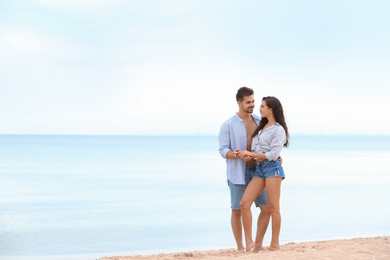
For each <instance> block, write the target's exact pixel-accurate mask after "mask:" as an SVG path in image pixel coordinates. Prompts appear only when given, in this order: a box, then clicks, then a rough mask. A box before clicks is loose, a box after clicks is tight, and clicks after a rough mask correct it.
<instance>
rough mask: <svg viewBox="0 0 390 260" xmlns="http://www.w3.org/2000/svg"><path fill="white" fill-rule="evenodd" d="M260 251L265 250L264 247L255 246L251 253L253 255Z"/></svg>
mask: <svg viewBox="0 0 390 260" xmlns="http://www.w3.org/2000/svg"><path fill="white" fill-rule="evenodd" d="M262 250H267V249H266V248H265V247H263V246H255V247H254V248H253V252H254V253H258V252H259V251H262Z"/></svg>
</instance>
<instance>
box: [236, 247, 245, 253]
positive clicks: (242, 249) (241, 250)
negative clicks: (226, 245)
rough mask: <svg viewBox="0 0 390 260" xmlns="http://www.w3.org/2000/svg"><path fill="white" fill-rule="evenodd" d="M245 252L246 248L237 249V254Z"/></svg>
mask: <svg viewBox="0 0 390 260" xmlns="http://www.w3.org/2000/svg"><path fill="white" fill-rule="evenodd" d="M244 252H245V248H244V247H239V248H237V253H244Z"/></svg>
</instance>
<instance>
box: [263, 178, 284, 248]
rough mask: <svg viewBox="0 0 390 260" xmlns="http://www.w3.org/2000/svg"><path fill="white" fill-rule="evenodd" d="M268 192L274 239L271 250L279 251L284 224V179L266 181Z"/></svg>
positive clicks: (272, 239)
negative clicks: (282, 200)
mask: <svg viewBox="0 0 390 260" xmlns="http://www.w3.org/2000/svg"><path fill="white" fill-rule="evenodd" d="M265 182H266V187H267V189H266V191H267V197H268V206H269V209H270V211H271V218H272V238H271V245H270V248H269V250H273V251H275V250H279V249H280V245H279V234H280V227H281V223H282V218H281V214H280V186H281V183H282V178H280V177H269V178H267V179H266V181H265Z"/></svg>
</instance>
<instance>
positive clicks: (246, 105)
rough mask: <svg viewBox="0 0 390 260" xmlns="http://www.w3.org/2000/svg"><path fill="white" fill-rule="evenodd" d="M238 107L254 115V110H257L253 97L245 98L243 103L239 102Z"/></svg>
mask: <svg viewBox="0 0 390 260" xmlns="http://www.w3.org/2000/svg"><path fill="white" fill-rule="evenodd" d="M238 105H239V107H240V110H242V111H244V112H247V113H250V114H252V113H253V109H254V108H255V98H254V97H253V95H251V96H245V97H244V99H243V100H242V101H238Z"/></svg>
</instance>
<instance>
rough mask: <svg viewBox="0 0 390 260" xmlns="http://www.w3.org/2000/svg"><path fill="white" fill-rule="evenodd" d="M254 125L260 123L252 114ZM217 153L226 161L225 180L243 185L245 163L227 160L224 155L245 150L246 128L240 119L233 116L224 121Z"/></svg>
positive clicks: (257, 117) (237, 160) (258, 118)
mask: <svg viewBox="0 0 390 260" xmlns="http://www.w3.org/2000/svg"><path fill="white" fill-rule="evenodd" d="M252 117H253V119H254V120H255V122H256V124H257V125H258V124H259V123H260V119H261V118H260V117H259V116H257V115H254V114H252ZM218 140H219V153H220V154H221V156H222V157H223V158H225V159H226V176H227V180H229V181H230V182H231V183H234V184H246V183H245V161H244V160H243V159H227V158H226V154H227V153H228V152H229V151H230V150H231V151H234V150H236V149H240V150H246V149H247V147H246V145H247V136H246V128H245V125H244V122H243V121H242V119H241V118H240V117H239V116H238V115H237V114H235V115H234V116H232V117H231V118H229V119H228V120H226V121H225V122H224V123H223V124H222V126H221V128H220V130H219V135H218Z"/></svg>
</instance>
